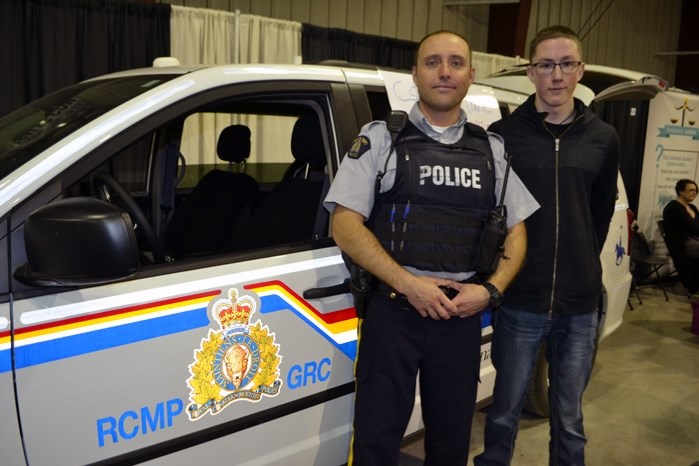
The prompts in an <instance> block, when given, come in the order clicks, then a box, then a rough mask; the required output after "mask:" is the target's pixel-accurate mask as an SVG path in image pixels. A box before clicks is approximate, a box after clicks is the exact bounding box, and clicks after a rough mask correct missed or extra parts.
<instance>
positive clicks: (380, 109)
mask: <svg viewBox="0 0 699 466" xmlns="http://www.w3.org/2000/svg"><path fill="white" fill-rule="evenodd" d="M367 98H368V99H369V105H370V107H371V118H372V119H373V120H383V119H384V118H386V115H388V113H389V112H390V111H391V104H390V103H389V101H388V95H387V94H386V92H373V91H369V90H367Z"/></svg>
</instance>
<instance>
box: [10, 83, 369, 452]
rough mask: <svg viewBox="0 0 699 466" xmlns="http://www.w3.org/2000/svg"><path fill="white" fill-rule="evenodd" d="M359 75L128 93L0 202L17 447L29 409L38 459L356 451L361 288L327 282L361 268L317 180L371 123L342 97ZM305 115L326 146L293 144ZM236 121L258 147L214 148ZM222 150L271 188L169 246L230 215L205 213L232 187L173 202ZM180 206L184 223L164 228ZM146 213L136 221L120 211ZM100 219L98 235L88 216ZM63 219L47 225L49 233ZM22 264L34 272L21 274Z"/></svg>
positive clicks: (13, 443) (215, 163)
mask: <svg viewBox="0 0 699 466" xmlns="http://www.w3.org/2000/svg"><path fill="white" fill-rule="evenodd" d="M348 92H349V91H348V89H347V86H346V85H345V84H342V83H338V84H329V83H325V82H320V81H319V82H313V83H308V82H294V81H284V82H268V83H264V82H260V83H252V84H250V83H249V84H237V85H228V86H223V87H217V88H215V89H212V90H210V91H207V92H202V93H198V94H196V95H193V96H187V97H186V98H183V99H182V100H181V101H179V102H177V103H176V104H174V105H171V106H169V107H168V108H166V109H163V110H162V111H159V112H156V113H155V114H152V115H150V114H149V115H148V116H147V117H139V116H138V115H136V116H134V113H133V112H131V113H129V115H131V118H132V120H130V121H128V124H127V125H125V126H124V129H123V131H121V132H119V133H118V134H115V135H113V136H112V137H110V138H109V139H107V140H106V141H105V142H104V143H103V144H101V145H100V146H99V147H98V148H97V149H95V150H90V151H89V152H88V153H85V155H84V157H81V158H80V162H79V163H76V164H75V165H73V166H71V167H69V168H67V169H65V170H63V171H61V172H59V173H56V177H55V178H54V180H53V181H52V182H51V183H49V184H47V185H45V186H40V187H37V190H36V191H35V194H34V195H33V196H32V197H31V198H30V199H27V200H25V201H24V202H22V203H21V205H19V206H18V207H17V208H15V209H13V210H12V211H11V213H10V215H9V217H8V218H5V219H1V220H0V225H3V232H6V234H4V235H3V236H2V243H0V246H2V248H3V250H4V251H7V252H8V258H9V260H8V261H7V263H8V264H9V270H7V269H6V270H3V271H4V272H5V273H4V275H3V277H4V278H3V279H4V280H6V281H8V282H9V283H5V284H4V291H3V294H2V296H4V297H5V298H4V299H3V301H2V303H0V396H1V397H2V398H0V400H1V401H0V403H2V408H5V409H3V413H4V414H3V423H2V424H3V426H2V427H1V428H0V434H2V439H3V440H2V446H3V461H5V460H6V459H8V458H12V459H13V460H16V459H18V458H19V456H20V454H21V448H20V447H19V434H18V428H17V426H18V425H21V431H22V435H23V447H24V450H25V451H26V462H27V463H28V464H32V465H44V464H47V465H48V464H57V463H61V464H91V463H100V464H112V463H114V464H127V463H128V464H133V463H139V462H148V461H150V462H152V463H158V464H168V465H172V464H187V465H191V464H194V463H195V462H196V461H200V460H201V458H204V457H205V458H206V461H207V462H208V461H226V462H227V463H230V462H234V463H235V464H253V463H254V464H314V463H315V464H340V463H342V462H344V461H345V459H346V454H347V448H348V444H349V433H350V425H351V403H352V393H353V390H354V381H353V376H352V368H353V360H354V356H355V352H356V318H355V315H354V310H353V305H352V303H351V298H350V295H349V294H347V293H345V292H343V291H341V290H340V291H338V292H337V293H332V292H330V293H329V292H327V290H326V291H325V294H324V295H320V296H319V295H318V294H315V295H314V294H313V290H314V289H317V288H324V287H328V286H330V285H336V284H342V283H343V282H344V280H345V279H346V277H347V272H346V269H345V267H344V264H343V262H342V259H341V256H340V254H339V250H338V249H337V247H336V246H335V245H334V242H333V241H332V239H330V238H329V237H328V218H327V215H325V214H324V211H323V210H322V209H321V207H320V199H322V197H323V195H324V194H323V193H324V191H325V189H327V184H328V182H329V181H328V172H332V170H333V169H334V167H336V166H337V164H338V161H339V154H340V153H344V151H345V150H346V148H347V146H348V144H349V141H348V140H347V137H346V136H342V135H343V134H345V135H346V134H356V132H357V125H356V119H355V116H354V111H353V108H352V107H351V106H349V107H343V108H338V107H337V105H338V102H340V101H342V102H347V101H349V97H348ZM365 112H368V111H367V110H365ZM115 117H119V115H116V116H115ZM307 117H310V118H312V119H314V120H315V121H316V125H317V131H311V132H310V133H306V135H305V137H307V138H308V137H312V138H313V139H314V141H318V143H319V144H320V145H321V146H320V147H321V150H322V151H323V156H324V158H325V160H324V162H325V163H324V164H323V165H324V166H320V167H319V166H312V165H313V164H312V161H308V160H305V159H304V158H303V157H301V156H299V154H296V153H294V151H295V150H296V148H294V147H292V145H293V143H292V142H291V141H292V139H293V138H294V137H295V135H294V131H295V130H294V128H295V126H296V123H297V122H298V121H299V120H302V119H304V118H307ZM232 125H238V126H245V127H247V128H248V129H249V132H250V135H249V144H250V149H249V152H250V154H249V156H248V157H247V158H246V160H245V164H244V165H245V166H244V167H243V166H242V165H243V164H241V163H237V162H232V163H230V162H229V161H227V160H226V159H225V157H226V156H224V158H223V159H222V158H221V157H220V154H218V153H217V142H218V141H217V138H218V137H220V133H221V132H222V129H223V128H227V127H229V126H232ZM243 133H245V134H247V133H246V132H245V131H243ZM338 135H340V136H338ZM243 137H245V136H244V135H243ZM304 142H306V143H310V141H307V140H304V139H303V138H302V139H301V143H300V145H301V146H304V144H303V143H304ZM238 144H240V143H238V142H236V143H235V144H233V146H232V147H233V148H234V149H235V150H237V149H240V146H239V145H238ZM211 169H216V170H220V171H221V172H223V173H230V172H234V173H236V174H244V175H246V176H248V177H250V178H252V179H253V180H254V181H255V183H256V184H257V187H258V191H257V192H256V193H255V194H256V196H257V198H256V199H254V201H251V202H249V203H248V204H249V205H247V206H246V208H244V209H242V211H241V212H240V213H236V214H235V216H236V219H238V220H239V221H238V222H237V223H235V224H234V226H233V228H232V230H231V231H232V233H231V234H230V235H228V236H227V237H226V241H225V244H223V243H221V244H218V245H216V247H215V248H212V249H207V250H197V251H194V252H190V251H184V252H182V251H180V252H179V253H177V254H176V253H173V250H171V249H169V248H168V247H167V246H166V245H164V243H166V241H165V239H166V238H167V237H168V235H170V238H173V237H174V238H175V240H176V239H177V238H178V235H181V234H188V235H191V236H189V237H188V241H190V242H194V243H197V242H199V241H200V240H201V242H203V235H205V234H206V233H207V232H206V229H202V230H197V229H196V228H190V229H186V227H187V226H197V225H198V224H199V223H197V222H203V223H206V225H208V226H210V227H211V228H218V227H219V225H220V224H219V223H217V222H215V221H212V222H209V220H212V218H211V217H213V220H216V219H217V218H219V217H221V218H227V217H228V216H232V215H233V214H232V213H230V212H229V211H228V210H226V208H225V206H218V207H217V210H211V211H208V212H207V213H206V215H204V216H201V215H199V216H196V215H195V216H193V217H192V219H194V220H190V219H187V218H185V219H180V220H178V219H177V217H176V216H177V215H178V211H185V210H187V208H188V207H191V206H188V205H187V203H188V201H189V199H188V196H190V195H191V194H192V193H194V192H195V191H196V190H197V185H198V183H199V182H200V181H201V180H202V179H203V178H204V177H205V174H206V173H208V172H210V171H211ZM330 174H331V173H330ZM221 178H222V179H223V178H224V176H221ZM228 179H229V178H226V180H228ZM310 180H313V181H314V182H315V183H316V184H317V183H320V186H321V188H320V189H321V191H320V194H319V195H318V196H316V197H303V198H297V197H295V196H306V194H299V193H305V191H303V189H301V190H296V189H295V188H296V187H297V186H299V185H303V184H304V183H305V182H306V181H310ZM282 185H283V186H284V187H285V190H283V191H282V192H277V191H278V190H277V188H278V187H279V186H282ZM225 188H226V187H225V186H223V185H222V186H220V190H224V189H225ZM156 191H157V192H156ZM216 191H217V190H215V189H214V190H210V191H208V194H207V195H208V196H210V197H209V199H210V200H211V203H214V199H213V196H215V193H216ZM95 198H101V199H100V200H99V201H96V202H95ZM309 199H311V200H312V201H311V202H314V204H313V205H306V204H308V202H309V201H308V200H309ZM168 200H171V202H169V201H168ZM284 201H290V202H284ZM294 201H298V202H294ZM110 202H111V204H110ZM275 202H276V204H275ZM134 206H135V207H134ZM202 208H203V207H202ZM91 209H95V210H94V211H93V210H91ZM114 209H118V212H117V214H114V212H115V210H114ZM122 210H123V211H126V212H127V213H128V214H129V215H128V217H123V216H121V214H120V213H119V212H122ZM135 210H139V211H140V215H142V216H143V217H140V215H138V213H137V212H135ZM189 210H191V211H194V213H195V214H196V213H201V212H200V211H199V212H197V209H196V208H194V209H189ZM301 210H308V211H309V212H311V213H310V214H309V213H302V212H301ZM91 212H98V214H99V215H91ZM260 212H261V214H260ZM207 215H208V216H209V217H207ZM137 217H138V218H137ZM143 218H145V222H144V221H143ZM105 219H108V220H105ZM155 219H158V221H155ZM300 219H305V220H303V222H308V221H311V222H312V225H303V226H305V227H308V228H304V229H302V230H303V231H308V232H309V233H308V234H307V236H306V237H303V238H299V237H298V236H295V237H294V236H287V233H288V232H289V231H291V230H293V231H299V228H297V227H298V226H299V225H298V224H299V223H303V222H302V221H301V220H300ZM308 219H310V220H308ZM107 221H108V222H113V223H109V224H106V223H104V222H107ZM176 221H177V222H178V223H177V222H176ZM188 222H189V225H188ZM174 223H177V224H179V225H184V227H183V228H184V230H183V231H185V230H186V233H181V232H176V233H169V229H170V228H175V227H172V225H173V224H174ZM133 224H136V229H135V233H133V230H129V232H128V233H124V234H122V233H119V232H116V233H115V231H117V230H118V229H117V228H115V229H114V230H112V229H111V226H113V225H117V226H123V225H126V226H131V227H132V226H133ZM10 225H12V228H10ZM46 225H50V226H51V227H55V228H54V229H52V230H48V229H45V228H47V227H46ZM66 225H68V226H66ZM95 225H97V226H96V227H95V231H97V233H95V234H96V235H100V234H101V235H102V236H98V238H99V241H95V240H94V238H92V237H91V236H90V234H88V233H85V231H86V230H90V232H92V230H91V228H92V227H93V226H95ZM64 227H65V231H66V232H68V234H66V235H64V236H61V235H60V234H58V233H57V232H60V231H63V229H64ZM221 228H223V227H221ZM146 229H147V230H150V231H149V232H145V231H144V230H146ZM107 230H109V231H108V234H107V233H104V232H105V231H107ZM51 231H53V232H54V233H55V234H56V237H55V238H54V239H52V240H51V241H53V243H49V242H47V241H42V238H46V236H47V235H51ZM197 231H199V232H197ZM144 233H148V234H147V235H146V234H144ZM131 234H133V235H134V238H135V241H136V242H137V243H138V249H137V250H136V249H135V248H134V249H133V250H134V251H136V253H135V254H136V256H135V257H136V259H133V258H132V257H131V255H130V254H131V252H132V249H129V247H128V244H130V243H129V241H130V240H129V238H131V236H129V235H131ZM76 235H77V236H76ZM120 235H121V236H120ZM197 235H202V236H197ZM113 236H115V237H116V236H118V237H119V238H120V240H119V241H116V240H114V239H113ZM76 238H78V240H77V241H78V243H79V244H78V245H77V246H76V244H75V243H76ZM153 238H155V240H154V239H153ZM289 238H292V239H289ZM122 239H123V241H121V240H122ZM25 241H26V243H25ZM175 242H176V241H175ZM30 243H31V244H30ZM40 243H41V244H40ZM45 243H46V244H45ZM10 244H11V246H10ZM37 244H39V246H36V245H37ZM42 244H43V246H42ZM30 246H31V248H34V247H35V246H36V247H37V248H38V249H39V250H40V252H41V254H36V252H37V251H32V250H31V248H30ZM112 250H113V251H114V255H113V256H111V257H110V256H109V253H110V251H112ZM67 256H69V257H70V258H71V259H70V260H62V259H61V258H65V257H67ZM52 257H57V258H58V259H59V260H57V261H54V262H52ZM100 257H103V258H104V259H99V258H100ZM28 258H29V259H28ZM95 258H97V259H95ZM132 259H133V260H135V261H137V262H138V267H137V268H136V269H135V270H134V271H133V272H128V270H127V271H126V272H123V273H122V274H121V276H118V275H114V276H110V275H109V271H110V270H111V269H112V263H123V264H125V267H126V269H128V267H129V264H131V262H130V261H131V260H132ZM47 264H48V265H47ZM83 266H84V267H85V269H84V270H78V269H79V268H80V267H83ZM3 267H5V265H3ZM32 267H34V268H39V269H40V268H41V267H45V268H46V269H48V270H34V269H33V268H32ZM54 267H55V268H54ZM90 267H92V268H90ZM126 269H124V270H126ZM55 270H59V271H63V270H66V271H67V272H66V273H67V274H68V275H69V276H67V277H63V278H64V279H63V280H62V279H61V277H58V278H57V277H56V276H55V275H60V273H59V272H55ZM90 270H94V271H97V272H94V273H93V274H91V273H90ZM13 272H16V273H17V275H16V276H18V277H20V278H21V280H19V281H18V280H17V279H8V278H7V277H9V276H10V275H9V274H12V273H13ZM123 275H130V276H128V277H126V278H124V277H123ZM50 285H54V286H50ZM55 285H60V286H55ZM309 290H310V292H309ZM8 297H11V298H8ZM10 322H11V323H12V326H13V327H12V329H11V331H10V327H9V325H10ZM13 376H14V387H15V389H16V392H14V390H13V388H12V377H13ZM13 392H14V393H15V394H16V403H17V404H16V407H15V406H14V400H13V398H14V397H13ZM15 413H19V419H18V420H16V419H15ZM7 445H9V453H8V450H6V449H5V447H6V446H7ZM8 454H9V455H10V456H8ZM202 455H204V456H202ZM8 461H10V463H12V464H18V463H19V461H11V460H8ZM8 464H9V463H8Z"/></svg>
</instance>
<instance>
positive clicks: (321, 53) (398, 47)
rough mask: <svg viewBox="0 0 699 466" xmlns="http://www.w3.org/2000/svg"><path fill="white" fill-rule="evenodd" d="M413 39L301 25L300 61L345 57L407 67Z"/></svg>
mask: <svg viewBox="0 0 699 466" xmlns="http://www.w3.org/2000/svg"><path fill="white" fill-rule="evenodd" d="M416 46H417V43H416V42H411V41H407V40H400V39H391V38H388V37H380V36H372V35H368V34H359V33H356V32H351V31H347V30H345V29H332V28H323V27H318V26H313V25H311V24H306V23H303V24H302V26H301V53H302V58H303V62H304V63H317V62H319V61H322V60H345V61H348V62H351V63H364V64H368V65H378V66H381V67H385V68H395V69H398V70H410V69H412V67H413V64H414V61H415V60H414V55H415V47H416Z"/></svg>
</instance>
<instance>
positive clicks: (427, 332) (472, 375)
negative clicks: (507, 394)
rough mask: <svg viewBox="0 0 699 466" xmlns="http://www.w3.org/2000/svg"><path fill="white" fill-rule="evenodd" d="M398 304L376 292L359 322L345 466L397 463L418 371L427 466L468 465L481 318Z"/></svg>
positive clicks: (410, 410) (412, 400)
mask: <svg viewBox="0 0 699 466" xmlns="http://www.w3.org/2000/svg"><path fill="white" fill-rule="evenodd" d="M403 303H405V301H403ZM403 303H401V302H400V301H399V302H396V300H392V299H390V298H389V297H388V296H386V295H385V294H380V293H376V294H374V295H373V296H372V297H371V300H370V302H369V306H368V310H367V314H366V316H365V318H364V320H363V321H362V322H361V324H360V328H359V348H358V355H357V364H356V369H355V371H356V373H355V376H356V381H357V392H356V397H355V407H354V408H355V411H354V432H353V438H352V445H351V451H350V457H349V465H350V466H391V465H398V459H399V456H400V447H401V440H402V438H403V435H404V433H405V429H406V426H407V424H408V421H409V420H410V414H411V412H412V408H413V402H414V399H415V381H416V378H417V375H418V371H419V375H420V377H419V380H420V396H421V402H422V417H423V421H424V423H425V465H428V466H465V465H466V463H467V461H468V450H469V440H470V435H471V423H472V420H473V411H474V409H475V402H476V391H477V386H478V373H479V368H480V346H481V321H480V315H479V314H477V315H475V316H472V317H468V318H463V319H461V318H458V317H452V318H451V319H449V320H434V319H432V318H430V317H421V316H420V314H418V313H417V311H416V310H415V309H413V308H411V307H405V305H404V304H403Z"/></svg>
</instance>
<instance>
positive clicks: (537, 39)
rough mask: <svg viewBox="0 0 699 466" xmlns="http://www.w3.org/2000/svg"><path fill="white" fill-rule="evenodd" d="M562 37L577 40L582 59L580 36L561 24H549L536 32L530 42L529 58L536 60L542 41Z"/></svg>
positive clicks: (576, 43)
mask: <svg viewBox="0 0 699 466" xmlns="http://www.w3.org/2000/svg"><path fill="white" fill-rule="evenodd" d="M560 38H563V39H570V40H572V41H573V42H575V45H577V46H578V52H580V60H582V44H581V43H580V38H579V37H578V35H577V34H576V33H575V31H573V30H572V29H570V28H567V27H565V26H561V25H555V26H549V27H547V28H544V29H542V30H541V31H539V32H537V33H536V36H534V38H533V39H532V41H531V43H530V44H529V60H530V61H531V60H534V54H536V48H537V47H538V46H539V44H540V43H542V42H543V41H545V40H549V39H560Z"/></svg>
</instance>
